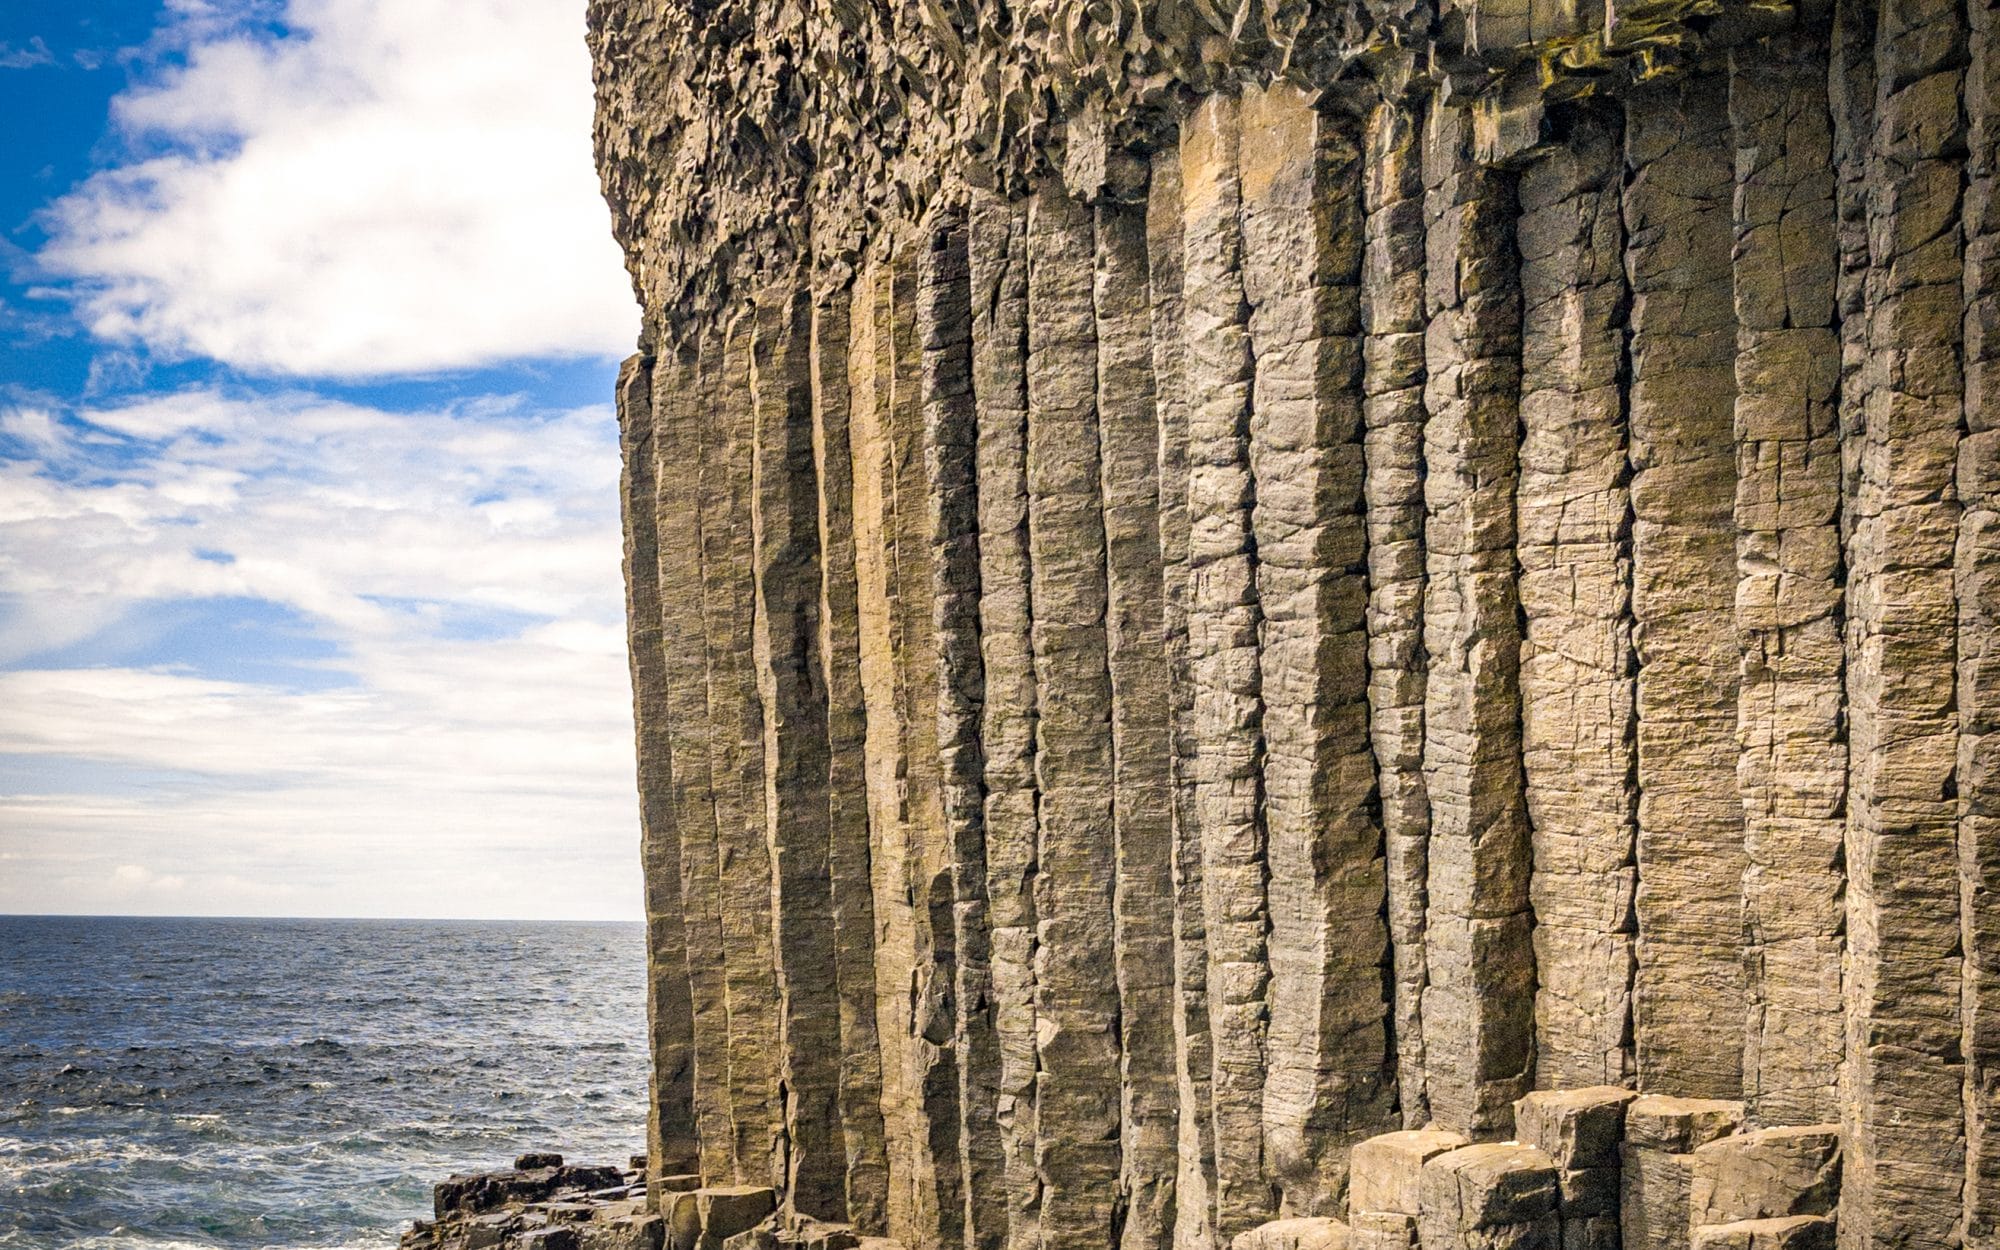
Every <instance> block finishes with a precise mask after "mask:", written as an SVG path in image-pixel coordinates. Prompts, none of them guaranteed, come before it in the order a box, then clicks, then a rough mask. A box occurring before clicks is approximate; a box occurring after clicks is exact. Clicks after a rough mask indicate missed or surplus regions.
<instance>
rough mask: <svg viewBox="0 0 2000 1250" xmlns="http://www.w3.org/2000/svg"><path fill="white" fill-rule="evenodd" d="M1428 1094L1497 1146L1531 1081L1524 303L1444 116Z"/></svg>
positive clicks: (1429, 538) (1427, 447)
mask: <svg viewBox="0 0 2000 1250" xmlns="http://www.w3.org/2000/svg"><path fill="white" fill-rule="evenodd" d="M1424 145H1425V146H1424V186H1425V193H1424V201H1425V203H1424V218H1425V224H1426V230H1427V234H1426V239H1425V269H1424V274H1425V296H1424V305H1425V312H1426V313H1427V315H1428V316H1429V319H1430V322H1429V326H1428V328H1427V330H1426V331H1425V337H1424V366H1425V370H1426V374H1427V376H1426V379H1425V383H1424V407H1425V410H1426V412H1427V414H1428V416H1427V419H1426V420H1425V423H1424V463H1425V468H1426V476H1425V479H1424V503H1425V507H1426V520H1425V525H1424V541H1425V546H1426V551H1427V553H1428V564H1427V568H1426V572H1427V575H1428V581H1427V582H1426V585H1425V591H1424V646H1425V648H1426V650H1427V651H1428V652H1429V654H1430V666H1429V673H1428V680H1427V685H1426V688H1425V694H1424V782H1425V786H1426V788H1427V789H1428V791H1429V794H1430V803H1431V822H1430V849H1429V865H1428V876H1427V894H1428V900H1427V902H1428V911H1427V913H1426V917H1427V918H1426V922H1425V929H1426V937H1425V942H1424V950H1425V966H1426V972H1427V981H1426V986H1425V989H1424V1007H1423V1026H1424V1056H1425V1063H1426V1066H1427V1068H1428V1071H1429V1076H1428V1079H1427V1080H1426V1082H1425V1089H1426V1094H1427V1096H1428V1100H1429V1104H1430V1111H1431V1115H1432V1117H1433V1118H1434V1119H1435V1120H1436V1122H1437V1123H1438V1124H1440V1125H1442V1126H1444V1127H1446V1128H1451V1129H1456V1130H1458V1131H1461V1132H1466V1133H1470V1134H1473V1135H1475V1136H1480V1135H1493V1134H1504V1133H1505V1131H1506V1130H1507V1128H1508V1126H1509V1125H1510V1123H1511V1121H1512V1118H1513V1113H1514V1100H1515V1099H1516V1098H1518V1097H1520V1096H1521V1095H1522V1094H1524V1093H1526V1092H1527V1091H1528V1089H1529V1088H1530V1081H1531V1080H1532V1073H1533V1067H1534V1058H1535V1055H1534V1041H1533V1036H1532V1034H1533V1030H1534V1004H1535V993H1534V987H1535V966H1534V957H1533V950H1532V947H1531V946H1530V936H1529V935H1530V930H1531V929H1532V928H1533V921H1532V917H1531V916H1530V913H1529V905H1530V904H1529V897H1528V877H1529V873H1530V870H1531V866H1532V859H1531V853H1530V842H1529V831H1528V814H1527V809H1526V806H1525V804H1524V801H1523V793H1522V774H1521V750H1520V748H1521V712H1520V696H1521V688H1520V666H1521V632H1520V630H1521V626H1520V600H1519V596H1518V588H1517V572H1518V569H1517V562H1516V558H1515V548H1514V536H1515V516H1514V508H1515V487H1516V482H1517V479H1518V476H1519V456H1520V439H1519V426H1520V420H1521V415H1520V384H1521V293H1520V283H1519V275H1518V262H1517V252H1516V250H1515V245H1514V217H1515V209H1516V204H1515V195H1514V185H1513V181H1514V180H1513V178H1512V177H1511V176H1509V175H1507V174H1504V173H1500V172H1497V171H1494V170H1490V169H1486V168H1483V167H1481V166H1479V165H1478V164H1476V163H1475V162H1474V160H1473V157H1472V118H1471V116H1470V114H1469V113H1468V112H1467V111H1466V110H1464V109H1462V108H1458V107H1454V106H1452V105H1449V104H1446V103H1444V102H1443V100H1442V99H1438V100H1436V101H1435V102H1434V104H1433V107H1432V109H1431V112H1430V116H1429V118H1428V120H1427V121H1426V123H1425V131H1424Z"/></svg>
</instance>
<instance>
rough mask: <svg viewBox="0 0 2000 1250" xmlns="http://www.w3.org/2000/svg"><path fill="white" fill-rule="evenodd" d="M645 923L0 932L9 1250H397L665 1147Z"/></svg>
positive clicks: (123, 925)
mask: <svg viewBox="0 0 2000 1250" xmlns="http://www.w3.org/2000/svg"><path fill="white" fill-rule="evenodd" d="M643 942H644V937H643V931H642V928H641V926H639V925H637V924H523V923H512V922H506V923H488V922H449V921H326V920H140V919H70V918H42V917H14V916H0V1250H28V1248H30V1247H32V1248H33V1250H57V1248H60V1247H79V1248H81V1247H89V1248H92V1250H97V1248H103V1250H110V1248H112V1247H117V1248H118V1250H128V1248H129V1250H168V1248H169V1247H195V1246H202V1247H244V1248H246V1250H247V1248H249V1247H257V1248H259V1250H262V1248H264V1247H288V1248H289V1247H300V1248H303V1247H363V1246H368V1247H374V1246H389V1245H393V1244H394V1242H395V1239H396V1236H397V1234H398V1232H399V1231H400V1230H401V1228H402V1227H404V1226H405V1225H406V1224H407V1223H408V1221H409V1220H410V1219H411V1218H413V1217H415V1216H418V1215H421V1214H424V1213H426V1212H427V1210H428V1208H429V1206H430V1186H431V1183H432V1182H434V1181H436V1180H439V1179H441V1178H442V1177H443V1176H444V1175H446V1174H447V1173H449V1172H453V1171H464V1170H468V1169H480V1168H492V1167H499V1166H505V1165H506V1163H507V1162H508V1161H509V1160H510V1159H511V1158H512V1157H513V1156H514V1155H515V1154H517V1153H519V1152H521V1151H523V1150H528V1149H556V1150H560V1151H562V1152H564V1153H565V1154H568V1155H570V1156H572V1157H573V1158H576V1159H580V1160H584V1161H589V1162H606V1163H618V1164H621V1165H622V1164H623V1162H624V1160H625V1158H626V1156H627V1155H630V1154H633V1153H635V1152H637V1151H639V1150H640V1149H642V1148H643V1145H644V1138H645V1111H644V1105H643V1094H644V1091H645V1082H646V1072H645V1058H644V1036H645V1020H644V1005H645V988H644V980H643V977H644V965H643V958H644V957H643Z"/></svg>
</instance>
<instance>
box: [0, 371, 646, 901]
mask: <svg viewBox="0 0 2000 1250" xmlns="http://www.w3.org/2000/svg"><path fill="white" fill-rule="evenodd" d="M4 428H13V429H17V430H19V431H21V432H23V433H24V434H26V435H28V436H30V437H31V438H32V440H33V441H34V443H35V445H36V448H37V450H38V452H40V453H41V455H40V458H39V459H38V460H36V461H18V460H17V461H6V460H0V595H4V596H6V597H7V600H8V601H9V602H10V603H11V604H12V605H13V609H14V610H13V611H12V613H11V614H10V615H9V616H8V617H6V618H5V619H4V620H0V664H7V665H11V666H13V668H14V671H9V672H0V708H5V709H7V711H6V715H5V716H4V717H0V758H4V757H12V758H13V759H14V760H15V761H17V765H16V766H15V767H14V768H13V770H12V772H13V775H14V780H12V781H11V782H10V781H7V780H5V779H4V778H0V857H4V858H6V859H7V860H8V866H7V869H6V871H4V872H0V912H5V911H21V910H28V911H43V910H64V911H99V910H107V911H160V912H169V913H176V914H182V913H187V912H238V913H240V912H267V913H268V912H279V913H286V914H374V915H413V914H414V915H521V916H538V915H540V916H547V915H573V916H605V915H609V916H631V915H636V914H637V911H638V889H639V874H638V872H637V870H636V869H637V862H636V859H637V838H636V813H635V801H634V798H633V782H632V757H631V725H630V719H629V709H630V693H629V689H628V687H627V683H626V675H625V655H624V633H623V624H622V606H623V605H622V597H621V592H620V573H619V534H618V517H617V488H616V476H617V454H616V431H615V425H614V422H613V420H612V417H611V414H610V412H609V411H608V410H607V409H605V408H602V407H597V408H588V409H583V410H577V411H566V412H541V411H536V410H533V409H531V408H528V407H526V406H525V405H520V404H517V403H509V402H508V401H504V400H491V399H486V400H481V401H478V402H473V403H467V404H464V405H462V406H461V407H460V408H458V409H455V410H452V411H443V412H421V413H395V412H388V411H383V410H380V409H376V408H370V407H365V406H360V405H355V404H347V403H339V402H334V401H330V400H327V399H324V398H321V397H317V396H313V395H309V394H297V393H293V394H281V395H277V396H274V397H268V398H257V397H254V396H246V395H241V394H224V393H219V392H215V391H209V390H199V391H190V392H184V393H179V394H172V395H164V396H157V397H153V398H149V399H146V400H143V401H139V402H135V403H130V404H125V405H122V406H119V407H114V408H102V409H87V410H82V411H76V412H65V413H62V414H58V415H56V416H54V417H52V416H51V414H50V413H49V412H47V411H46V410H41V409H37V410H35V411H34V412H32V413H30V412H28V411H27V410H24V409H14V410H6V409H0V429H4ZM24 441H25V440H24ZM222 596H228V597H232V598H234V599H247V600H254V601H262V602H267V603H270V604H275V605H279V606H281V607H282V608H284V609H287V610H288V611H290V612H291V613H294V614H296V615H297V616H298V617H300V618H303V619H304V620H305V621H307V622H309V624H310V628H311V630H312V632H313V634H314V635H315V636H316V637H317V638H319V639H322V640H324V641H326V642H330V643H332V644H335V645H336V646H337V647H338V648H339V651H340V655H339V658H338V659H337V660H334V661H323V662H322V663H328V664H330V665H331V666H332V667H334V668H336V669H338V670H340V672H341V673H344V674H346V675H348V676H349V678H350V680H348V681H346V682H344V683H341V684H335V685H333V686H332V687H331V688H325V689H313V688H300V687H301V683H293V684H292V685H290V686H286V685H272V684H259V683H258V682H255V681H252V680H247V679H241V678H238V677H230V676H222V677H219V676H217V675H215V674H213V673H204V672H201V671H198V670H196V669H193V668H190V667H186V666H181V667H174V666H156V667H148V666H146V663H134V662H130V661H114V662H113V665H112V666H109V667H94V668H77V667H51V666H48V665H46V664H43V665H37V664H36V663H35V661H34V659H33V657H34V656H35V655H36V654H37V653H43V652H47V651H49V650H51V649H53V648H60V647H63V646H67V645H71V644H75V643H77V642H79V641H82V640H86V639H90V638H92V637H93V636H101V635H103V634H104V633H106V631H116V630H117V629H119V628H120V627H121V622H127V621H138V622H141V623H143V622H144V620H145V619H146V618H147V617H148V616H149V615H150V614H154V613H157V612H158V611H159V609H160V606H161V605H162V604H173V603H187V602H190V601H198V600H203V599H214V598H217V597H222ZM466 621H471V622H473V623H474V624H482V623H483V624H486V625H490V626H491V628H486V629H480V630H474V631H471V632H470V633H468V632H466V631H464V630H462V629H458V628H456V627H455V626H456V625H457V624H462V623H463V622H466ZM23 665H25V667H23ZM303 685H304V686H305V687H310V686H311V685H312V683H303ZM20 761H25V771H24V770H23V768H22V767H21V766H19V762H20ZM79 769H82V770H83V771H85V772H88V771H89V770H91V769H96V770H99V771H100V772H101V773H102V775H103V778H104V779H105V780H106V781H107V782H108V783H109V784H106V785H103V786H93V785H90V784H84V783H80V782H79V781H78V780H77V779H76V776H75V774H76V773H77V772H78V770H79ZM175 882H177V884H170V883H175Z"/></svg>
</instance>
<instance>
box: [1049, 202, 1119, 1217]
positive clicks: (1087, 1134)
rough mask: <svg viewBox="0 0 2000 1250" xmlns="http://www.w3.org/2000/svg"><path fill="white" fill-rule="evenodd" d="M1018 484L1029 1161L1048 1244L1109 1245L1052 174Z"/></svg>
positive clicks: (1100, 771)
mask: <svg viewBox="0 0 2000 1250" xmlns="http://www.w3.org/2000/svg"><path fill="white" fill-rule="evenodd" d="M1027 260H1028V357H1027V381H1028V386H1027V397H1028V423H1027V426H1028V428H1027V488H1028V549H1029V563H1030V567H1031V573H1030V587H1031V592H1032V594H1033V596H1034V621H1033V625H1032V627H1031V629H1030V631H1029V636H1030V640H1031V643H1032V647H1033V651H1034V666H1035V685H1036V689H1037V690H1038V691H1039V692H1041V694H1042V695H1044V696H1045V697H1044V698H1043V699H1042V700H1041V702H1040V704H1039V706H1038V708H1037V714H1036V721H1035V773H1036V781H1037V790H1038V793H1039V796H1040V803H1039V806H1038V809H1037V828H1036V846H1035V884H1034V894H1035V925H1036V945H1035V1021H1036V1049H1037V1053H1038V1059H1037V1066H1038V1068H1039V1071H1038V1074H1037V1076H1036V1081H1035V1085H1036V1093H1035V1114H1036V1134H1035V1146H1034V1152H1035V1170H1036V1173H1037V1179H1038V1180H1039V1182H1040V1189H1041V1210H1040V1222H1039V1228H1040V1233H1041V1244H1042V1245H1043V1246H1045V1247H1058V1246H1060V1247H1079V1248H1081V1247H1097V1246H1103V1245H1105V1244H1106V1243H1107V1242H1108V1241H1109V1240H1110V1238H1111V1236H1112V1234H1113V1231H1114V1230H1115V1228H1116V1227H1117V1223H1116V1220H1117V1215H1118V1208H1119V1203H1118V1197H1119V1173H1120V1161H1121V1155H1120V1149H1119V1146H1120V1137H1119V1130H1120V1123H1121V1116H1120V1084H1121V1082H1120V1073H1119V1058H1120V1056H1119V1009H1120V1002H1119V993H1118V989H1119V987H1118V978H1117V975H1116V967H1117V963H1116V959H1117V954H1116V944H1115V941H1114V932H1115V930H1114V904H1113V899H1114V896H1115V894H1116V887H1117V879H1118V874H1117V842H1116V838H1115V836H1114V835H1113V817H1112V809H1113V799H1112V788H1113V752H1112V741H1111V734H1110V733H1108V732H1107V729H1108V727H1109V726H1110V724H1111V676H1110V671H1109V668H1108V665H1107V659H1106V637H1105V612H1106V593H1107V592H1106V584H1105V564H1104V555H1105V545H1104V534H1105V530H1104V510H1103V506H1102V504H1101V502H1100V496H1099V470H1098V464H1099V441H1098V440H1099V435H1098V410H1097V393H1096V375H1097V369H1096V361H1097V325H1096V317H1095V312H1094V305H1093V300H1092V274H1093V269H1094V264H1095V247H1094V232H1093V230H1092V223H1091V214H1090V210H1089V208H1088V206H1086V205H1084V204H1083V203H1081V202H1080V201H1078V200H1075V199H1072V198H1071V197H1070V196H1069V195H1067V194H1066V193H1065V192H1064V190H1063V189H1062V187H1061V186H1060V185H1058V184H1055V183H1049V184H1047V185H1045V186H1044V187H1043V188H1042V190H1041V191H1040V192H1039V193H1038V194H1037V195H1036V196H1035V198H1034V199H1033V200H1031V201H1030V202H1029V204H1028V228H1027Z"/></svg>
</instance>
